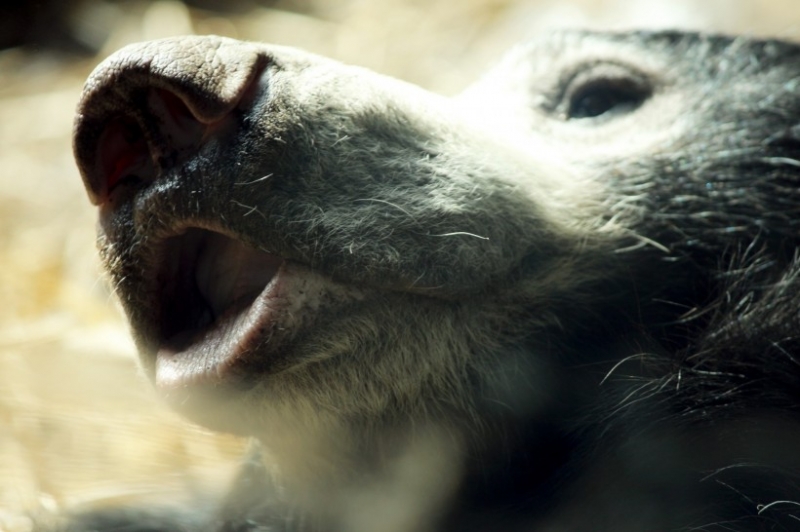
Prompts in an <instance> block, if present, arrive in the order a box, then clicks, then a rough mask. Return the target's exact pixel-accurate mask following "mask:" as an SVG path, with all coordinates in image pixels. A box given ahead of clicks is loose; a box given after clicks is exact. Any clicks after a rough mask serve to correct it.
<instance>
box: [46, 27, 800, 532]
mask: <svg viewBox="0 0 800 532" xmlns="http://www.w3.org/2000/svg"><path fill="white" fill-rule="evenodd" d="M798 84H800V46H798V45H797V44H794V43H791V42H786V41H779V40H773V39H757V38H752V37H743V36H726V35H718V34H706V33H698V32H680V31H629V32H597V31H587V30H560V31H554V32H552V33H551V34H548V35H545V36H543V37H542V38H540V39H538V40H534V41H532V42H527V43H523V44H521V45H519V46H517V47H516V48H514V49H513V50H511V51H510V52H509V53H508V55H506V56H505V57H504V58H503V59H501V60H500V61H499V62H498V63H497V64H496V65H495V66H494V67H493V68H492V69H491V70H490V71H489V73H488V74H487V75H486V76H485V77H483V78H482V79H480V80H478V81H477V82H476V83H475V84H474V85H472V86H470V87H469V88H467V89H466V90H464V91H463V92H462V93H460V94H458V95H456V96H454V97H444V96H440V95H436V94H432V93H430V92H427V91H425V90H423V89H421V88H418V87H415V86H412V85H410V84H407V83H404V82H402V81H399V80H395V79H392V78H389V77H386V76H382V75H380V74H377V73H374V72H371V71H368V70H366V69H363V68H358V67H353V66H347V65H343V64H340V63H338V62H336V61H333V60H330V59H326V58H323V57H319V56H316V55H313V54H310V53H307V52H304V51H301V50H297V49H293V48H288V47H282V46H275V45H267V44H260V43H252V42H241V41H237V40H233V39H228V38H223V37H216V36H186V37H178V38H170V39H165V40H160V41H154V42H147V43H141V44H135V45H130V46H128V47H126V48H123V49H122V50H120V51H119V52H117V53H115V54H114V55H112V56H111V57H110V58H108V59H106V60H105V61H104V62H103V63H102V64H100V65H99V66H98V67H97V68H96V69H95V71H94V72H93V73H92V74H91V75H90V77H89V79H88V80H87V82H86V85H85V89H84V92H83V95H82V97H81V100H80V103H79V104H78V110H77V117H76V121H75V128H74V153H75V158H76V162H77V165H78V168H79V170H80V173H81V175H82V177H83V180H84V184H85V186H86V190H87V193H88V196H89V199H90V200H91V202H92V203H93V204H94V205H95V206H96V207H97V209H98V212H99V222H98V248H99V252H100V255H101V258H102V260H103V263H104V265H105V269H106V271H107V273H108V278H109V282H110V284H111V286H112V288H113V290H114V292H115V294H116V295H117V297H118V299H119V302H120V303H121V305H122V307H123V309H124V311H125V314H126V316H127V319H128V320H129V323H130V328H131V333H132V335H133V337H134V339H135V342H136V345H137V348H138V351H139V353H140V362H141V368H142V372H143V374H144V376H145V377H146V378H147V379H148V380H150V381H151V382H152V383H153V387H154V389H155V391H156V392H155V393H157V394H158V395H159V396H160V397H161V398H163V400H164V401H165V402H166V403H167V404H168V405H170V406H171V407H172V408H174V409H175V410H177V411H178V412H180V413H181V414H183V415H184V416H186V417H188V418H189V419H191V420H193V421H195V422H197V423H199V424H201V425H204V426H206V427H209V428H212V429H215V430H219V431H225V432H231V433H235V434H241V435H244V436H249V437H252V438H253V439H254V441H257V442H259V443H257V444H254V450H253V452H252V453H250V454H249V455H248V456H247V457H246V459H245V461H244V464H243V466H242V472H241V474H240V476H239V477H238V480H237V481H236V482H235V483H234V486H233V487H232V488H231V491H230V494H229V495H228V496H226V497H224V499H223V500H222V501H220V502H219V503H216V504H214V505H211V506H208V505H205V506H203V507H200V506H198V507H197V508H186V509H183V510H175V509H171V508H140V509H136V508H111V509H103V510H99V511H93V512H88V513H79V514H75V515H70V516H67V517H66V518H65V524H63V525H61V526H62V528H63V529H66V530H119V529H125V530H132V531H145V530H147V531H150V530H226V531H227V530H230V531H246V530H253V531H255V530H258V531H266V530H270V531H287V532H288V531H319V532H323V531H324V532H327V531H331V532H335V531H342V532H359V531H367V530H369V531H387V532H388V531H398V532H400V531H411V530H414V531H450V530H452V531H455V530H458V531H475V532H479V531H490V530H491V531H495V530H503V531H523V530H524V531H528V530H542V531H570V532H578V531H593V532H601V531H616V532H620V531H622V532H626V531H631V532H633V531H641V530H648V531H676V530H705V531H715V530H719V531H722V530H725V531H730V530H737V531H744V530H797V529H798V528H800V524H798V522H799V521H800V454H798V453H797V452H796V450H797V449H799V448H800V411H799V410H800V408H799V406H800V335H798V331H800V280H798V279H800V258H798V243H799V242H800V232H798V229H799V228H800V193H798V184H800V124H799V123H798V122H800V98H799V97H798V94H800V90H799V89H798ZM260 449H263V450H260ZM201 506H202V505H201ZM209 508H211V509H209Z"/></svg>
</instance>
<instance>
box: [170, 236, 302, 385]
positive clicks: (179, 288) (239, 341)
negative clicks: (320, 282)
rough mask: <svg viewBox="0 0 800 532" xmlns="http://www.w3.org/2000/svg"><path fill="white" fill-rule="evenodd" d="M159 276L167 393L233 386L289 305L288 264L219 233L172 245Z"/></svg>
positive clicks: (178, 239)
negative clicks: (237, 370) (236, 370)
mask: <svg viewBox="0 0 800 532" xmlns="http://www.w3.org/2000/svg"><path fill="white" fill-rule="evenodd" d="M161 257H162V259H161V264H160V270H159V272H158V288H157V298H158V302H157V305H156V308H158V309H159V310H158V311H157V314H160V324H161V326H160V333H159V339H158V348H157V352H156V356H155V357H156V360H155V370H156V372H155V381H156V385H157V387H158V388H159V389H161V390H162V391H164V392H169V391H170V390H175V389H179V388H194V387H197V386H204V385H212V386H215V385H217V384H219V383H223V382H226V381H228V380H230V377H231V370H232V368H233V367H235V366H236V364H237V362H240V361H242V360H243V359H245V358H247V357H248V355H249V354H251V353H252V352H253V351H254V350H255V349H256V348H257V347H259V346H260V345H262V344H263V343H264V342H265V341H266V340H267V338H268V337H269V335H270V333H271V331H272V330H273V328H274V327H275V325H276V323H277V322H278V320H279V319H280V316H281V314H282V308H283V307H284V306H285V305H286V301H287V296H290V295H291V294H287V293H286V291H287V290H286V288H285V285H286V279H285V278H286V277H287V276H289V275H290V274H289V273H288V272H287V268H286V267H285V264H286V262H285V260H284V259H283V258H281V257H279V256H277V255H273V254H270V253H267V252H264V251H261V250H258V249H255V248H253V247H250V246H248V245H246V244H245V243H243V242H241V241H239V240H236V239H234V238H231V237H228V236H226V235H223V234H221V233H218V232H214V231H209V230H206V229H200V228H190V229H187V230H186V231H185V232H184V233H182V234H180V235H178V236H174V237H171V238H168V239H166V240H165V241H164V242H163V247H162V251H161Z"/></svg>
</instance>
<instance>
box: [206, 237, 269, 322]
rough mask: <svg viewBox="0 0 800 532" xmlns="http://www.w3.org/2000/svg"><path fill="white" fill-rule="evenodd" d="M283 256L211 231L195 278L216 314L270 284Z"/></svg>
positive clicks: (217, 316)
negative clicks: (280, 256)
mask: <svg viewBox="0 0 800 532" xmlns="http://www.w3.org/2000/svg"><path fill="white" fill-rule="evenodd" d="M281 262H282V260H281V259H280V258H279V257H277V256H275V255H270V254H269V253H265V252H263V251H259V250H257V249H255V248H251V247H248V246H246V245H245V244H243V243H241V242H239V241H238V240H234V239H232V238H228V237H226V236H224V235H222V234H219V233H211V234H210V235H209V236H208V237H207V239H206V241H205V243H204V245H203V249H202V250H201V251H200V254H199V256H198V257H197V267H196V269H195V281H196V282H197V288H198V289H199V290H200V294H201V295H202V296H203V298H204V299H205V300H206V301H207V302H208V304H209V306H210V307H211V311H212V313H213V317H214V318H219V317H221V316H222V315H223V314H225V312H226V311H228V310H229V309H232V308H234V307H239V305H238V304H237V303H239V302H240V301H241V300H243V299H245V298H246V299H250V300H252V299H254V298H255V297H256V296H257V295H258V294H260V293H261V292H262V291H263V290H264V288H265V287H266V286H267V285H268V284H269V282H270V280H271V279H272V277H273V276H274V275H275V273H276V272H277V271H278V268H279V267H280V265H281Z"/></svg>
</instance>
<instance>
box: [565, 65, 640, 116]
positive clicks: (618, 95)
mask: <svg viewBox="0 0 800 532" xmlns="http://www.w3.org/2000/svg"><path fill="white" fill-rule="evenodd" d="M579 78H583V79H576V80H573V82H572V83H570V87H569V88H568V90H567V91H566V98H565V100H566V102H565V105H564V107H565V110H564V117H565V118H566V120H582V119H598V118H603V119H605V118H613V117H616V116H620V115H623V114H626V113H630V112H631V111H634V110H636V109H637V108H638V107H640V106H641V105H642V103H644V101H645V100H647V99H648V98H649V97H650V96H651V95H652V87H650V86H649V85H648V84H646V83H644V81H643V80H641V79H637V78H635V77H633V76H619V75H615V76H606V75H604V76H596V75H592V76H591V77H584V76H579Z"/></svg>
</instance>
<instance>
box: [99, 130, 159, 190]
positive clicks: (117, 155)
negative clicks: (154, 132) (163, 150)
mask: <svg viewBox="0 0 800 532" xmlns="http://www.w3.org/2000/svg"><path fill="white" fill-rule="evenodd" d="M97 160H98V161H99V163H100V168H99V170H100V176H101V180H100V183H99V184H100V187H101V189H102V190H99V191H97V192H98V196H100V197H106V198H107V197H109V196H110V194H111V193H112V192H113V191H114V189H115V188H117V186H118V185H119V184H120V183H122V182H130V179H131V178H132V177H134V176H135V177H136V178H137V179H138V180H145V181H147V180H150V179H152V178H153V174H154V167H153V161H152V157H151V156H150V149H149V147H148V145H147V141H146V139H145V137H144V133H143V132H142V129H141V128H140V127H139V125H138V124H137V123H136V121H135V120H133V119H132V118H129V117H125V116H123V117H117V118H113V119H112V120H110V121H109V123H108V125H107V126H106V127H105V129H104V130H103V132H102V133H101V135H100V140H99V142H98V144H97Z"/></svg>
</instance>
